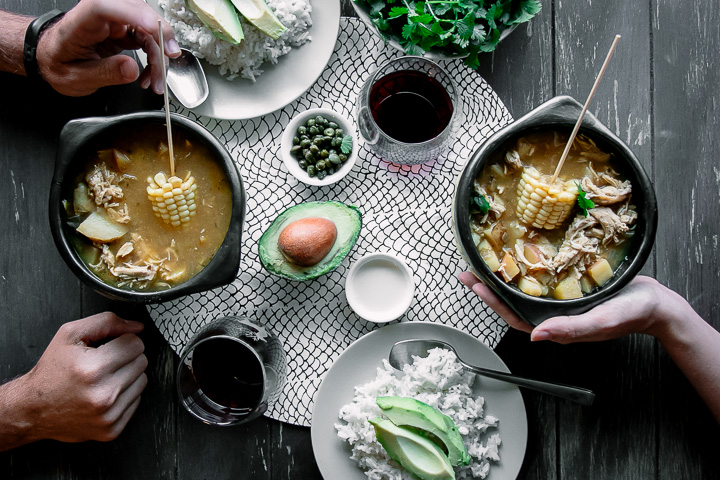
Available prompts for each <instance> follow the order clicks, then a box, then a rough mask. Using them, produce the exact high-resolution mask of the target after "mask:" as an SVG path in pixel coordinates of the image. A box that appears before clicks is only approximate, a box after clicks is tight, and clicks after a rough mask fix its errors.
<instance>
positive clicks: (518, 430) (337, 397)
mask: <svg viewBox="0 0 720 480" xmlns="http://www.w3.org/2000/svg"><path fill="white" fill-rule="evenodd" d="M411 338H431V339H437V340H444V341H446V342H448V343H450V344H451V345H453V346H454V347H455V349H456V350H457V352H458V354H459V355H460V356H462V357H463V358H465V359H467V360H468V361H470V362H472V363H476V364H477V365H481V366H484V367H487V368H492V369H495V370H501V371H504V372H508V371H509V370H508V368H507V366H505V364H504V363H503V361H502V360H501V359H500V357H498V356H497V355H496V354H495V352H493V351H492V350H491V349H490V348H488V347H487V346H485V345H484V344H483V343H482V342H480V341H479V340H477V339H476V338H474V337H473V336H471V335H469V334H467V333H465V332H462V331H460V330H458V329H455V328H453V327H449V326H445V325H440V324H436V323H430V322H405V323H398V324H394V325H390V326H387V327H383V328H381V329H379V330H375V331H373V332H371V333H369V334H367V335H365V336H364V337H362V338H360V339H358V340H357V341H355V342H354V343H353V344H352V345H350V347H348V348H347V349H346V350H345V351H344V352H343V353H342V354H341V355H340V357H338V359H337V360H335V362H334V363H333V365H332V367H331V368H330V370H329V371H328V372H327V374H326V376H325V378H324V379H323V382H322V384H321V385H320V388H319V389H318V392H317V394H316V396H315V406H314V409H313V417H312V428H311V434H312V445H313V451H314V453H315V459H316V461H317V464H318V467H319V469H320V472H321V473H322V475H323V477H324V478H325V479H327V480H331V479H343V480H368V479H370V480H411V479H412V478H413V477H412V476H410V475H409V474H408V473H407V472H405V471H403V470H402V469H400V468H399V467H398V466H397V464H395V463H394V462H392V461H391V460H389V458H388V456H387V454H386V453H385V451H384V449H383V448H382V447H381V446H380V444H379V443H378V442H377V439H376V438H375V432H374V430H373V428H372V426H371V425H370V424H369V423H368V420H369V419H370V418H374V417H377V416H381V414H382V412H381V410H380V409H379V408H378V407H377V405H376V404H375V398H376V397H378V396H388V395H389V396H393V395H395V396H404V397H412V398H416V399H418V400H420V401H422V402H425V403H428V404H430V405H433V406H434V407H436V408H438V409H439V410H440V411H442V412H443V413H445V414H447V415H450V416H451V417H452V418H453V419H454V420H455V423H456V425H458V430H459V432H460V433H461V435H462V436H463V441H464V442H465V445H466V447H467V448H468V453H469V454H470V456H471V457H472V462H471V463H470V465H468V466H467V467H461V468H456V470H455V471H456V478H457V479H463V478H466V479H472V478H485V479H489V480H511V479H515V478H516V477H517V475H518V473H519V471H520V467H521V466H522V462H523V458H524V457H525V447H526V444H527V417H526V413H525V404H524V403H523V400H522V396H521V394H520V391H519V389H518V387H516V386H514V385H510V384H507V383H504V382H500V381H497V380H492V379H488V378H483V377H479V376H475V375H474V374H470V373H468V372H465V371H464V370H463V369H462V367H461V365H460V364H459V363H457V361H456V360H455V358H454V354H452V353H451V352H449V351H447V350H439V349H438V350H434V351H431V353H430V355H428V357H427V358H424V359H416V360H415V362H414V363H413V365H412V366H410V367H406V368H405V369H404V370H403V372H398V371H396V370H394V369H393V368H392V367H391V366H390V365H389V363H388V362H387V358H388V354H389V353H390V348H391V347H392V346H393V344H394V343H395V342H398V341H401V340H408V339H411Z"/></svg>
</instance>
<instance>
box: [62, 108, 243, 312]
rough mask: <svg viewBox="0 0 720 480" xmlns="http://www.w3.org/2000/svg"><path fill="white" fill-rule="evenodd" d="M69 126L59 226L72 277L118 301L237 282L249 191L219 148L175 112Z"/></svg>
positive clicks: (148, 298) (156, 297)
mask: <svg viewBox="0 0 720 480" xmlns="http://www.w3.org/2000/svg"><path fill="white" fill-rule="evenodd" d="M172 136H173V143H172V146H173V158H174V160H175V162H174V171H171V167H170V153H169V148H168V136H167V129H166V125H165V115H164V113H162V112H140V113H133V114H129V115H121V116H115V117H104V118H87V119H80V120H73V121H71V122H69V123H68V124H67V125H66V126H65V127H64V128H63V130H62V132H61V134H60V144H59V147H58V153H57V159H56V165H55V174H54V177H53V183H52V186H51V190H50V208H49V210H50V227H51V231H52V233H53V237H54V239H55V243H56V245H57V247H58V250H59V251H60V254H61V255H62V257H63V259H64V260H65V262H66V263H67V264H68V266H69V267H70V268H71V269H72V271H73V272H74V273H75V274H76V275H77V276H78V277H79V278H80V279H81V280H82V281H84V282H85V283H86V284H88V285H89V286H90V287H91V288H93V289H94V290H95V291H97V292H99V293H101V294H103V295H105V296H107V297H109V298H112V299H116V300H125V301H131V302H138V303H155V302H163V301H167V300H170V299H173V298H177V297H179V296H181V295H187V294H190V293H195V292H199V291H204V290H209V289H211V288H215V287H218V286H221V285H225V284H228V283H230V282H232V281H233V280H234V279H235V276H236V274H237V272H238V269H239V266H240V240H241V234H242V227H243V221H244V216H245V192H244V188H243V184H242V181H241V179H240V176H239V175H238V172H237V169H236V168H235V165H234V163H233V161H232V158H231V157H230V155H229V154H228V152H227V150H225V148H224V147H223V146H222V144H220V142H219V141H218V140H217V139H216V138H215V137H214V136H213V135H212V134H211V133H210V132H208V131H207V130H206V129H205V128H203V127H202V126H200V125H198V124H196V123H195V122H193V121H192V120H190V119H188V118H186V117H183V116H180V115H176V114H172Z"/></svg>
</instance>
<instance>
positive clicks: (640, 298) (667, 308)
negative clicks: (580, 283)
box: [458, 272, 688, 343]
mask: <svg viewBox="0 0 720 480" xmlns="http://www.w3.org/2000/svg"><path fill="white" fill-rule="evenodd" d="M458 278H459V279H460V282H462V283H463V284H464V285H465V286H467V287H468V288H470V289H471V290H472V291H473V292H475V293H476V294H478V295H479V296H480V298H482V299H483V301H485V303H486V304H488V306H489V307H490V308H492V309H493V310H495V311H496V312H497V313H498V315H500V316H501V317H502V318H503V320H505V321H506V322H507V323H508V325H510V326H511V327H513V328H515V329H517V330H521V331H523V332H528V333H530V339H531V340H532V341H539V340H552V341H555V342H558V343H572V342H592V341H600V340H609V339H612V338H617V337H621V336H623V335H627V334H629V333H647V334H650V335H655V336H659V335H661V334H662V332H663V331H664V329H665V327H666V325H665V320H666V319H667V318H669V317H670V316H671V313H672V311H673V310H676V309H684V308H688V307H687V306H686V305H687V302H685V301H684V300H683V299H682V297H680V296H679V295H677V294H676V293H675V292H673V291H671V290H670V289H668V288H666V287H664V286H663V285H661V284H660V283H658V282H657V281H656V280H655V279H652V278H650V277H644V276H639V277H636V278H635V279H634V280H633V281H631V282H630V283H629V284H628V286H626V287H625V288H623V289H622V290H621V291H620V293H618V294H617V295H616V296H614V297H612V298H610V299H608V300H607V301H605V302H603V303H601V304H600V305H598V306H596V307H595V308H593V309H591V310H590V311H588V312H586V313H583V314H581V315H572V316H558V317H553V318H549V319H547V320H545V321H544V322H543V323H541V324H540V325H539V326H537V327H535V328H533V327H532V325H530V324H528V323H526V322H524V321H523V320H521V319H520V318H519V317H518V316H517V314H515V312H514V311H513V310H512V309H511V308H510V307H509V306H508V305H507V304H506V303H505V302H503V301H502V300H501V299H500V298H499V297H498V296H497V295H495V293H494V292H493V291H492V290H490V288H488V287H487V286H486V285H484V284H483V283H481V282H480V281H479V280H478V279H477V278H476V277H475V276H474V275H473V274H472V273H470V272H463V273H461V274H460V275H459V277H458Z"/></svg>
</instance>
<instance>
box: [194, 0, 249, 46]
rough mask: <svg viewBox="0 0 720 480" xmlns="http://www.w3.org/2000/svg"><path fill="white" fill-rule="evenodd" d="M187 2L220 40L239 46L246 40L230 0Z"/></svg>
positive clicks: (195, 0) (196, 0)
mask: <svg viewBox="0 0 720 480" xmlns="http://www.w3.org/2000/svg"><path fill="white" fill-rule="evenodd" d="M185 2H186V4H187V6H188V8H189V9H190V10H192V11H193V12H195V14H196V15H197V16H198V18H199V19H200V21H202V23H203V24H204V25H205V26H206V27H208V28H209V29H210V31H211V32H212V33H213V35H215V36H216V37H217V38H219V39H220V40H225V41H226V42H230V43H232V44H233V45H237V44H238V43H240V42H241V41H242V39H243V38H245V34H243V30H242V25H241V24H240V19H239V18H238V14H237V11H236V10H235V8H234V7H233V5H232V3H230V0H185Z"/></svg>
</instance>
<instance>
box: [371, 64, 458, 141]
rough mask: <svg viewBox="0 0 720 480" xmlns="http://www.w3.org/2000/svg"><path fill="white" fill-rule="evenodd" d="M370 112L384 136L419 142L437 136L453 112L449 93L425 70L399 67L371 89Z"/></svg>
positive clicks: (448, 121)
mask: <svg viewBox="0 0 720 480" xmlns="http://www.w3.org/2000/svg"><path fill="white" fill-rule="evenodd" d="M369 103H370V111H371V112H372V116H373V119H374V120H375V123H377V125H378V126H379V127H380V129H381V130H382V131H383V132H385V134H386V135H388V136H389V137H392V138H393V139H395V140H397V141H400V142H403V143H421V142H426V141H428V140H432V139H433V138H435V137H437V136H438V135H440V134H441V133H442V132H443V130H445V128H446V127H447V126H448V124H449V123H450V120H451V118H452V114H453V104H452V99H451V98H450V95H449V94H448V92H447V90H446V89H445V87H443V85H442V84H441V83H440V82H439V81H438V80H436V79H435V78H433V77H431V76H429V75H427V74H426V73H424V72H419V71H414V70H400V71H396V72H392V73H389V74H387V75H385V76H384V77H381V78H380V79H379V80H377V81H376V82H375V83H374V84H373V86H372V87H371V89H370V96H369Z"/></svg>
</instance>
